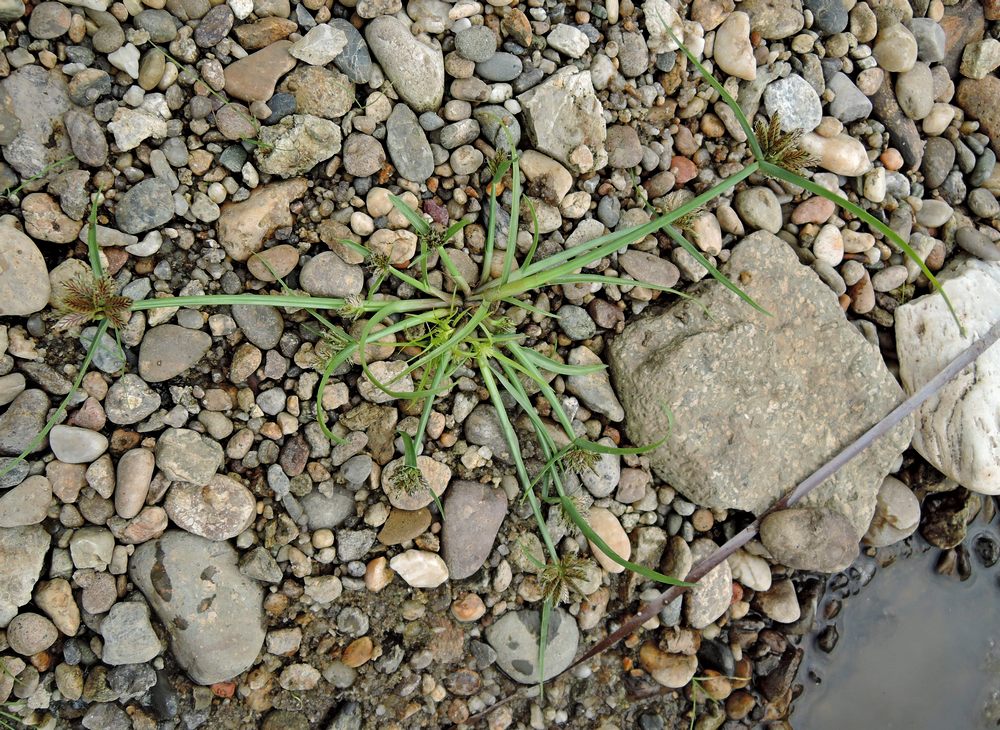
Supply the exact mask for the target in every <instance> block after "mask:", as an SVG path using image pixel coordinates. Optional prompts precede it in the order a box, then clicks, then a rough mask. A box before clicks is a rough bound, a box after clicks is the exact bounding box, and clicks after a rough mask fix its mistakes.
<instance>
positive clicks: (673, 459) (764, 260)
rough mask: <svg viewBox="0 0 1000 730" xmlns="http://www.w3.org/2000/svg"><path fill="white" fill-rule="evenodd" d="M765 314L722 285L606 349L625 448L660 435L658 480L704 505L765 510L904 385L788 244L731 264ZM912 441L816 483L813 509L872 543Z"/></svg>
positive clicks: (770, 245) (760, 237) (752, 239)
mask: <svg viewBox="0 0 1000 730" xmlns="http://www.w3.org/2000/svg"><path fill="white" fill-rule="evenodd" d="M725 271H726V272H727V273H728V276H729V277H730V279H732V280H734V281H736V282H738V283H739V284H740V285H741V286H742V287H743V288H744V290H745V291H746V292H747V293H748V294H749V295H750V296H751V297H753V298H754V299H755V300H756V301H757V302H758V303H759V304H761V305H762V306H763V307H764V308H765V309H767V310H768V311H769V312H771V313H772V314H773V316H770V317H769V316H767V315H764V314H762V313H760V312H757V311H756V310H754V309H752V308H751V307H750V306H749V305H747V304H746V303H744V302H743V301H742V300H741V299H739V298H738V297H737V296H736V295H735V294H733V293H732V292H730V291H728V290H727V289H725V288H724V287H722V286H721V285H720V284H718V283H717V282H715V281H714V280H711V281H708V282H705V283H703V284H702V285H700V286H699V287H698V288H697V289H696V290H695V291H694V292H693V293H694V294H695V295H696V296H697V297H698V298H699V299H700V300H701V302H702V303H703V304H704V305H705V306H707V307H708V309H709V311H710V312H711V319H710V318H709V317H708V316H707V315H706V314H705V312H704V311H703V310H702V309H701V307H700V306H699V305H698V304H697V303H694V302H689V301H684V302H680V303H678V304H675V305H673V306H671V307H670V308H668V309H667V310H666V311H665V312H663V313H661V314H658V315H654V316H650V317H646V318H644V319H641V320H639V321H637V322H635V323H633V324H630V325H629V326H628V327H626V328H625V330H624V331H623V332H622V334H621V335H619V336H618V337H617V338H615V340H614V341H613V342H612V343H611V347H610V350H609V355H610V365H611V372H612V377H613V380H614V383H615V385H616V388H617V390H618V396H619V398H620V399H621V401H622V405H623V406H624V408H625V413H626V421H625V422H626V424H627V425H626V428H627V430H628V435H629V438H630V439H631V440H632V441H633V442H634V443H637V444H648V443H652V442H654V441H657V440H659V439H661V438H663V436H664V434H665V433H666V430H667V417H666V415H665V413H666V409H669V411H670V412H671V413H672V414H673V417H674V419H675V425H674V428H673V430H672V431H671V432H670V438H669V440H668V441H667V442H666V443H665V444H664V445H663V446H661V447H660V448H659V449H657V450H656V451H655V452H653V453H652V454H651V455H650V456H651V464H652V466H653V468H654V469H655V471H656V473H657V474H658V475H659V476H660V478H662V479H663V480H665V481H666V482H668V483H669V484H671V485H672V486H674V487H675V488H677V489H678V490H679V491H680V492H681V493H682V494H684V495H685V496H686V497H688V498H689V499H691V500H693V501H695V502H697V503H698V504H701V505H704V506H707V507H713V508H724V509H739V510H745V511H747V512H752V513H754V514H760V513H761V512H763V511H764V510H766V509H767V508H768V507H769V506H770V505H771V504H772V503H773V502H774V501H775V500H777V499H778V498H779V497H781V496H782V495H783V494H785V492H787V491H788V490H790V489H791V488H792V487H794V486H795V485H796V484H797V483H798V482H799V481H801V480H802V479H803V478H805V477H806V476H808V475H809V474H810V473H812V472H813V471H814V470H815V469H816V468H817V467H819V466H821V465H822V464H823V463H825V462H826V461H828V460H829V459H830V458H831V457H833V456H834V455H835V454H836V453H837V452H838V451H840V450H841V449H842V448H843V447H845V446H846V445H847V444H849V443H850V442H851V441H852V440H854V439H855V438H856V437H858V436H860V435H861V434H862V433H863V432H864V431H865V430H867V429H868V428H870V427H871V426H872V425H873V424H874V423H875V422H877V421H878V420H879V419H880V418H882V417H883V416H884V415H885V414H886V413H888V412H889V411H890V410H892V408H894V407H895V406H896V405H897V404H898V403H899V402H900V401H901V400H902V397H903V393H902V389H901V388H900V386H899V384H898V383H896V381H895V380H894V379H893V377H892V375H891V374H890V373H889V371H888V370H887V369H886V367H885V364H884V363H883V362H882V358H881V356H880V354H879V353H878V352H877V351H876V350H875V349H874V348H873V347H872V346H871V345H870V344H869V343H868V342H867V341H866V340H865V339H864V337H862V336H861V334H860V333H859V332H858V331H857V330H856V329H855V328H854V327H853V326H852V325H851V324H850V323H849V322H848V321H847V320H846V319H845V318H844V314H843V312H842V311H841V309H840V306H839V305H838V303H837V299H836V297H835V296H834V294H833V293H832V292H831V290H830V289H829V288H828V287H827V286H826V285H825V284H823V283H822V282H821V281H820V279H819V278H818V277H817V276H816V274H815V273H813V272H812V270H811V269H809V268H807V267H805V266H802V265H801V264H800V263H799V261H798V259H797V258H796V256H795V255H794V253H793V252H792V251H791V249H790V248H789V247H788V245H787V244H785V243H784V242H783V241H781V239H779V238H777V237H776V236H774V235H772V234H770V233H766V232H764V231H758V232H756V233H754V234H753V235H752V236H748V237H747V238H745V239H744V240H743V241H742V242H741V243H740V244H739V245H738V246H736V248H734V249H733V255H732V257H731V259H730V261H729V263H728V265H727V266H726V268H725ZM912 434H913V422H912V420H911V419H908V420H907V421H905V422H904V423H902V424H900V425H899V426H898V427H897V428H896V429H895V430H894V431H893V432H891V433H890V434H889V435H888V436H886V437H884V438H882V439H881V440H879V441H877V442H876V443H875V444H874V445H872V446H871V447H870V448H869V449H868V450H867V451H865V453H864V454H862V455H861V456H859V457H858V458H856V459H854V460H853V461H852V462H851V463H850V464H848V465H847V466H846V467H844V468H843V469H841V470H840V471H839V472H838V473H837V474H835V475H834V476H833V477H831V478H830V479H828V480H827V481H826V482H824V483H823V484H822V485H820V486H819V487H818V488H817V489H816V490H815V491H814V492H813V493H812V494H810V495H809V497H807V498H806V500H805V502H804V505H809V506H815V507H827V508H830V509H832V510H835V511H837V512H840V513H842V514H843V515H845V516H846V517H847V518H848V519H849V520H850V522H851V523H852V524H853V525H854V528H855V530H856V532H857V537H858V538H859V539H860V537H861V536H862V535H863V534H864V533H865V531H866V530H867V528H868V524H869V522H870V521H871V518H872V514H873V512H874V509H875V499H876V496H877V494H878V489H879V485H880V484H881V483H882V479H883V477H885V475H886V473H887V472H888V471H889V469H890V467H891V465H892V464H893V462H894V461H895V460H896V458H897V457H898V456H899V454H900V453H901V452H902V450H903V449H905V448H906V447H907V445H908V444H909V442H910V437H911V436H912Z"/></svg>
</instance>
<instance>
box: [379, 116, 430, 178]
mask: <svg viewBox="0 0 1000 730" xmlns="http://www.w3.org/2000/svg"><path fill="white" fill-rule="evenodd" d="M386 146H387V147H388V148H389V157H390V158H391V159H392V164H393V165H395V166H396V171H397V172H398V173H399V174H400V176H401V177H404V178H406V179H407V180H412V181H413V182H424V181H425V180H427V178H429V177H430V176H431V175H433V174H434V154H433V153H432V152H431V145H430V143H429V142H428V141H427V135H426V134H424V130H422V129H421V128H420V125H419V124H418V123H417V116H416V114H414V113H413V111H412V110H411V109H410V108H409V107H408V106H406V105H405V104H396V106H395V107H393V110H392V114H391V115H390V116H389V121H388V122H387V123H386Z"/></svg>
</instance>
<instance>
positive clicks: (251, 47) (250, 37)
mask: <svg viewBox="0 0 1000 730" xmlns="http://www.w3.org/2000/svg"><path fill="white" fill-rule="evenodd" d="M297 29H298V26H297V25H296V24H295V22H294V21H292V20H288V19H287V18H262V19H260V20H258V21H257V22H256V23H244V24H242V25H238V26H236V37H237V38H238V39H239V41H240V45H241V46H243V47H244V48H246V49H247V50H248V51H256V50H259V49H261V48H265V47H266V46H269V45H271V44H272V43H274V42H275V41H280V40H284V39H285V38H287V37H288V36H289V35H290V34H292V33H294V32H295V31H296V30H297Z"/></svg>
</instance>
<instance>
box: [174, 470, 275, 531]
mask: <svg viewBox="0 0 1000 730" xmlns="http://www.w3.org/2000/svg"><path fill="white" fill-rule="evenodd" d="M163 506H164V508H165V509H166V510H167V515H168V516H169V517H170V519H171V521H173V523H174V524H175V525H177V526H178V527H180V528H182V529H184V530H187V531H188V532H191V533H193V534H195V535H201V536H202V537H206V538H208V539H209V540H228V539H229V538H231V537H236V536H237V535H239V534H240V533H241V532H243V531H244V530H245V529H247V528H248V527H249V526H250V525H252V524H253V520H254V517H255V516H256V514H257V509H256V508H257V502H256V500H255V499H254V496H253V494H252V493H251V492H250V490H249V489H247V488H246V487H244V486H243V485H242V484H240V483H239V482H238V481H236V480H235V479H232V478H230V477H227V476H225V475H223V474H216V475H215V476H213V477H212V479H211V481H209V482H208V484H205V485H204V486H199V485H197V484H190V483H188V482H177V483H175V484H174V485H173V486H172V487H170V491H168V492H167V499H166V502H164V505H163Z"/></svg>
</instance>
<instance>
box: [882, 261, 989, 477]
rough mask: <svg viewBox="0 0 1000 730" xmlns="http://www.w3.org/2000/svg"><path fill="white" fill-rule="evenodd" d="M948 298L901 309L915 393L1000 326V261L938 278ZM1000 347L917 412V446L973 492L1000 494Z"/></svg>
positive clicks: (899, 327) (901, 341) (959, 267)
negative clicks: (962, 328) (955, 316)
mask: <svg viewBox="0 0 1000 730" xmlns="http://www.w3.org/2000/svg"><path fill="white" fill-rule="evenodd" d="M938 279H939V281H941V283H942V286H943V287H944V290H945V292H947V294H948V296H949V297H950V298H951V301H952V304H953V305H954V307H955V311H956V313H957V314H958V317H959V319H960V320H961V322H962V324H963V325H964V326H965V329H966V332H967V334H965V335H963V334H962V333H961V332H960V331H959V329H958V326H957V325H956V324H955V322H954V320H953V319H952V316H951V314H950V313H949V311H948V307H947V306H946V304H945V301H944V299H943V298H942V297H941V296H940V295H939V294H928V295H926V296H923V297H920V298H919V299H914V300H913V301H911V302H908V303H907V304H904V305H903V306H901V307H899V308H898V309H897V310H896V350H897V352H898V354H899V373H900V376H901V377H902V380H903V387H904V388H905V389H906V391H907V392H908V393H913V392H914V391H915V390H917V389H918V388H920V387H921V386H922V385H924V384H925V383H926V382H927V381H928V380H930V379H931V378H932V377H933V376H934V375H935V374H937V372H938V371H939V370H940V369H941V368H942V367H944V366H945V364H947V363H948V362H949V361H950V360H951V359H952V358H954V357H955V356H956V355H958V353H959V352H961V351H962V350H963V349H965V347H967V346H968V345H969V344H970V343H971V342H972V341H974V340H975V339H977V338H978V337H980V336H982V335H983V334H985V333H986V331H987V330H988V329H989V328H990V327H991V326H992V325H993V324H995V323H996V322H998V321H1000V262H996V261H989V262H988V261H980V260H978V259H960V260H958V261H956V262H954V263H952V264H950V265H949V266H948V267H947V268H946V269H945V270H944V271H943V272H942V273H941V274H939V275H938ZM998 414H1000V344H995V345H993V347H991V348H990V349H989V350H987V351H986V352H984V353H983V354H982V355H980V356H979V358H978V359H977V360H976V362H975V363H973V365H972V366H971V367H968V368H966V369H965V370H963V371H962V372H961V373H960V374H959V375H958V376H957V377H955V378H954V379H952V380H951V382H949V383H948V384H947V385H945V386H944V387H943V388H942V389H941V390H940V391H938V392H937V394H935V395H934V396H932V397H931V398H929V399H928V400H927V401H926V402H925V403H924V404H923V405H922V406H921V407H920V409H919V410H918V411H917V430H916V433H915V434H914V436H913V447H914V448H915V449H916V450H917V451H918V452H920V455H921V456H923V457H924V458H925V459H927V461H929V462H930V463H931V464H932V465H933V466H934V467H935V468H936V469H938V470H939V471H941V472H942V473H944V474H946V475H947V476H949V477H951V478H952V479H954V480H955V481H957V482H958V483H959V484H961V485H962V486H963V487H965V488H966V489H970V490H972V491H974V492H979V493H981V494H1000V448H998V447H997V444H998V443H1000V416H998Z"/></svg>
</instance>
